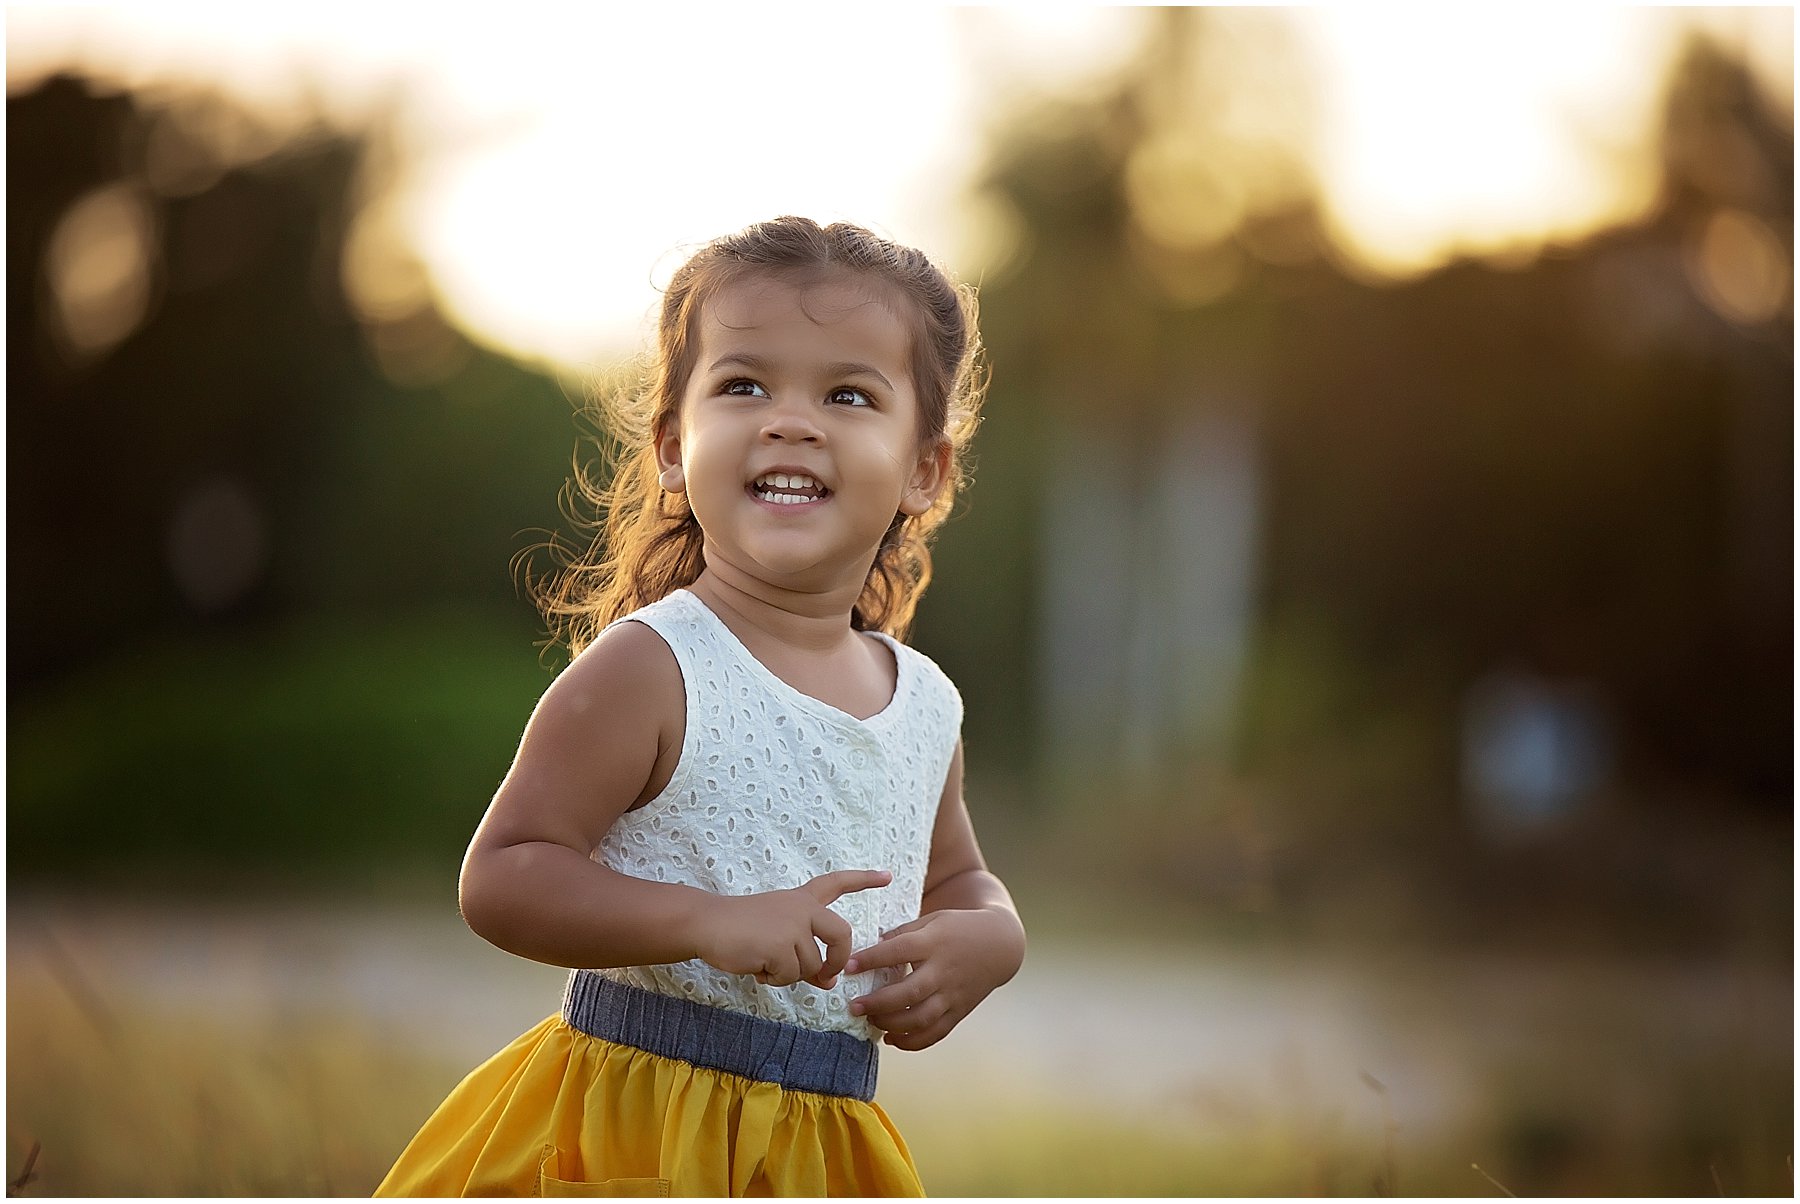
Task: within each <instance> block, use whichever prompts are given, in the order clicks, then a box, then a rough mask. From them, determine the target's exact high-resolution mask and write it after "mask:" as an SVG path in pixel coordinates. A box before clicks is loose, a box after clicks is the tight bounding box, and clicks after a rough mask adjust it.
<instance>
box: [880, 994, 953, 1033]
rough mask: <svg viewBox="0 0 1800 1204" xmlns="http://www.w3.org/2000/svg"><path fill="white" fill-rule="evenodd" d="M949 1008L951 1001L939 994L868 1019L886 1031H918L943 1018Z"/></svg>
mask: <svg viewBox="0 0 1800 1204" xmlns="http://www.w3.org/2000/svg"><path fill="white" fill-rule="evenodd" d="M949 1010H950V1001H949V1000H947V999H945V998H944V997H943V995H941V994H939V995H933V996H932V997H931V998H929V999H926V1000H924V1001H923V1002H921V1003H918V1004H915V1005H914V1006H912V1007H909V1008H903V1009H901V1010H900V1011H897V1012H887V1013H885V1014H882V1015H878V1016H877V1015H872V1016H870V1017H869V1018H868V1020H869V1023H870V1024H873V1025H874V1026H875V1027H876V1028H879V1029H882V1030H884V1031H886V1032H890V1033H916V1032H919V1031H921V1030H922V1029H926V1028H929V1027H931V1026H932V1025H934V1024H936V1023H937V1022H938V1021H939V1020H942V1019H943V1018H944V1014H945V1013H946V1012H948V1011H949Z"/></svg>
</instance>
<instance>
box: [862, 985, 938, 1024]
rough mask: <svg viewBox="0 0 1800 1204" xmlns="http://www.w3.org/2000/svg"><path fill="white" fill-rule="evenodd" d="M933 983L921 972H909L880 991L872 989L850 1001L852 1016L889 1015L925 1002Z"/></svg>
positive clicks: (871, 1016)
mask: <svg viewBox="0 0 1800 1204" xmlns="http://www.w3.org/2000/svg"><path fill="white" fill-rule="evenodd" d="M931 989H932V988H931V983H930V981H929V980H927V979H926V978H925V976H924V975H921V974H908V975H907V976H906V977H905V978H902V979H901V980H900V981H899V982H896V983H890V984H888V985H887V986H885V987H883V988H881V990H879V991H871V992H870V993H869V994H867V995H862V996H859V997H858V998H856V999H852V1000H851V1001H850V1014H851V1015H852V1016H868V1017H870V1018H871V1019H873V1018H874V1017H875V1016H880V1015H888V1014H890V1013H893V1012H898V1011H903V1010H904V1009H906V1008H909V1007H912V1006H913V1005H914V1004H917V1003H921V1002H923V1001H924V1000H925V999H926V997H927V996H929V995H930V994H931Z"/></svg>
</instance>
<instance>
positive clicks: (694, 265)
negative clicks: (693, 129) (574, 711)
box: [527, 217, 987, 655]
mask: <svg viewBox="0 0 1800 1204" xmlns="http://www.w3.org/2000/svg"><path fill="white" fill-rule="evenodd" d="M796 273H797V274H801V275H807V276H812V275H817V274H831V273H846V274H849V275H852V276H860V277H863V278H865V279H868V280H870V281H872V282H879V283H881V284H884V285H886V286H887V288H888V289H889V290H892V291H893V292H895V293H897V294H899V295H900V296H903V297H905V298H906V299H907V301H909V302H910V303H911V304H910V305H908V306H905V307H904V308H905V309H907V310H910V311H911V316H912V323H911V325H912V328H913V331H912V333H913V339H912V364H911V369H912V377H913V382H914V387H915V390H916V392H917V394H918V400H919V445H920V447H921V448H923V447H926V446H929V445H932V444H936V443H939V442H945V443H948V445H949V447H950V470H949V472H948V473H947V474H946V478H945V482H944V486H943V488H942V490H940V491H939V493H938V496H937V500H936V501H935V502H934V503H933V504H932V507H931V509H930V510H928V511H926V512H925V513H924V514H921V515H917V516H908V515H905V514H896V515H895V516H894V522H893V525H892V526H891V527H889V528H888V531H887V535H886V536H885V537H884V538H883V539H882V542H881V549H880V551H879V552H878V553H877V554H876V557H875V562H874V564H873V565H872V566H871V567H870V569H869V576H868V579H867V580H866V581H865V582H864V583H863V588H862V594H861V595H860V596H859V597H858V599H857V601H856V605H855V607H854V608H853V609H852V611H851V615H850V618H851V623H852V624H853V625H854V626H855V627H856V628H858V629H859V630H867V629H874V630H878V631H885V632H887V633H888V634H889V635H892V636H894V637H895V638H896V639H904V638H905V637H906V633H907V630H908V628H910V627H911V625H912V619H913V611H914V609H915V608H916V607H917V606H918V603H919V597H920V596H921V595H922V594H923V593H924V592H925V587H926V586H927V585H928V584H929V583H930V581H931V548H930V542H931V539H932V536H933V535H934V534H935V533H936V531H937V529H938V527H939V526H941V525H942V524H943V522H944V520H945V519H946V518H947V517H949V514H950V508H951V506H952V505H953V504H954V503H955V500H956V492H957V490H958V488H959V487H961V486H962V485H963V484H965V483H966V482H965V479H964V473H965V464H964V453H965V451H966V450H967V448H968V444H969V440H970V438H971V437H972V436H973V435H974V433H975V426H976V423H977V422H978V420H979V414H980V409H981V399H982V394H983V392H984V391H985V388H986V383H987V382H986V378H985V373H984V372H983V371H982V369H981V367H980V364H979V358H980V350H981V346H980V336H979V334H978V332H977V330H976V321H975V318H976V311H975V292H974V290H973V289H971V288H969V287H968V286H967V285H959V284H956V283H954V282H953V281H951V280H950V278H949V277H947V276H946V275H945V274H944V273H943V272H942V271H940V270H939V269H938V268H937V267H936V266H935V265H934V264H933V263H932V262H931V261H930V260H929V259H927V258H926V257H925V255H924V254H923V253H922V252H920V251H917V250H914V249H913V248H911V247H906V246H901V245H900V244H898V243H893V242H889V241H888V240H887V239H884V238H880V237H877V236H876V235H874V234H871V233H870V232H869V231H867V230H864V229H863V228H862V227H860V226H852V225H849V224H846V223H843V222H838V223H834V224H832V225H829V226H823V227H822V226H820V225H819V224H818V223H817V222H814V221H811V220H810V219H808V218H804V217H778V218H775V219H774V220H773V221H766V222H760V223H758V224H757V225H754V226H751V227H749V228H748V229H746V230H743V231H740V232H739V233H736V234H728V235H726V236H725V237H723V238H720V239H716V240H714V241H713V242H711V243H708V244H707V245H706V246H705V247H703V248H701V249H700V250H699V251H698V252H696V253H695V254H694V255H693V256H692V257H691V258H690V259H688V261H687V262H686V263H684V264H682V265H681V267H680V268H679V269H678V270H677V271H676V273H675V276H674V278H673V279H672V280H670V282H669V287H668V289H667V290H666V291H665V292H664V293H663V300H662V309H661V317H660V320H659V321H658V323H657V332H656V345H655V348H654V350H653V351H652V352H651V353H650V355H649V356H648V358H647V360H646V362H645V366H644V368H643V371H642V374H641V378H640V380H639V381H638V382H637V384H636V385H635V387H628V388H622V389H614V390H603V391H601V392H599V393H598V394H597V395H596V401H597V403H598V408H599V410H600V422H599V427H600V431H601V445H602V451H603V453H604V454H605V455H606V460H607V462H609V463H611V464H612V465H614V466H615V468H614V472H613V474H612V477H611V479H610V480H609V481H608V482H607V483H605V484H604V485H603V484H601V483H600V482H599V481H597V480H596V479H595V476H594V475H593V474H592V473H591V472H590V471H589V470H588V469H587V468H585V467H584V466H582V465H581V464H580V463H577V465H576V468H575V475H574V477H573V478H572V479H571V480H570V482H569V484H568V487H567V489H566V491H565V509H566V510H568V511H569V514H570V517H571V518H572V519H573V520H574V521H575V522H576V523H577V524H578V525H579V527H580V528H581V529H582V530H584V531H586V532H588V533H589V535H590V542H589V544H588V547H587V549H586V551H585V552H580V553H572V552H571V551H570V550H569V549H568V548H566V547H565V546H563V545H560V544H557V543H554V542H553V543H552V544H551V545H550V549H551V552H552V554H553V555H555V556H557V557H558V559H559V561H560V562H561V567H560V569H559V571H557V572H555V573H553V574H552V575H551V576H549V577H548V578H547V579H545V580H541V581H533V580H530V579H529V578H528V579H527V585H528V587H529V588H530V589H531V591H532V592H533V593H534V594H535V596H536V600H537V603H538V606H539V608H540V609H541V610H542V611H543V613H544V618H545V620H546V622H548V623H549V625H550V630H551V634H552V636H553V637H555V638H556V639H557V640H558V641H560V642H562V643H566V644H567V645H568V647H569V652H570V654H571V655H574V654H576V653H579V652H580V651H581V650H582V649H583V648H584V647H586V646H587V645H588V644H589V643H590V642H592V641H593V639H594V638H595V637H596V636H598V635H599V634H600V632H601V630H602V629H603V628H604V627H605V626H606V625H607V624H608V623H611V622H612V621H614V620H615V619H619V618H621V617H623V616H625V615H627V614H630V613H631V612H632V611H634V610H636V609H638V608H639V607H641V606H645V605H647V604H649V603H651V602H654V601H656V600H657V599H659V598H663V597H666V596H667V595H668V594H670V593H672V592H673V591H675V590H677V589H680V588H682V587H683V586H686V585H691V584H693V582H694V580H695V579H696V578H697V577H699V576H700V571H701V569H702V568H703V567H704V563H705V562H704V560H703V558H702V555H701V538H702V536H701V531H700V524H699V523H698V522H696V521H695V519H694V512H693V510H692V508H690V506H689V505H688V500H687V495H686V494H685V493H668V492H665V491H664V490H663V488H662V486H661V484H660V483H659V481H658V469H657V463H656V447H655V444H656V438H657V436H658V434H659V433H660V432H661V431H663V430H664V429H665V428H666V427H667V425H668V424H669V423H671V422H675V421H677V420H678V418H679V410H680V405H681V395H682V393H683V391H684V390H685V389H686V388H687V382H688V376H689V374H690V373H691V372H692V371H693V367H694V364H693V356H694V329H695V323H696V321H697V319H698V318H699V316H700V314H701V313H702V312H703V311H704V308H705V306H706V303H707V302H708V301H709V300H710V299H711V298H712V297H713V296H714V295H716V294H717V293H718V291H719V290H720V289H721V288H723V287H725V286H726V285H729V284H732V283H735V282H736V281H739V280H742V279H744V278H745V277H747V276H752V275H767V274H777V275H790V274H796Z"/></svg>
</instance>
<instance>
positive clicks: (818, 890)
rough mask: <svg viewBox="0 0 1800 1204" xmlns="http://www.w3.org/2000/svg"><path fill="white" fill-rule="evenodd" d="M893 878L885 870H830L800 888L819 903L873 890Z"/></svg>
mask: <svg viewBox="0 0 1800 1204" xmlns="http://www.w3.org/2000/svg"><path fill="white" fill-rule="evenodd" d="M893 880H894V875H892V874H891V873H889V872H888V871H887V870H832V871H831V872H830V873H829V874H820V875H819V876H818V877H817V878H814V879H813V880H812V881H810V882H808V883H806V884H805V885H803V886H801V888H800V889H801V890H803V891H805V892H807V893H808V894H810V895H811V896H812V897H813V898H815V899H817V900H818V901H819V902H821V903H830V902H832V901H833V900H835V899H837V898H839V897H840V896H842V895H851V894H855V893H856V892H857V891H859V890H873V889H874V888H875V887H877V886H886V885H887V884H888V883H889V882H892V881H893Z"/></svg>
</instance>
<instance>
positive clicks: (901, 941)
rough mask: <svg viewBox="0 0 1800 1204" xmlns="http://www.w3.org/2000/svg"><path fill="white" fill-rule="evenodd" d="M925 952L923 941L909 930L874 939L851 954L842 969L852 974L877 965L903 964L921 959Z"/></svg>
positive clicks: (871, 968)
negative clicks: (899, 934) (901, 933)
mask: <svg viewBox="0 0 1800 1204" xmlns="http://www.w3.org/2000/svg"><path fill="white" fill-rule="evenodd" d="M926 952H927V950H926V948H925V941H924V940H923V939H922V938H921V937H920V936H919V934H918V933H916V932H909V933H906V934H905V935H904V936H896V937H888V938H886V939H884V940H879V941H876V942H875V943H874V944H873V945H870V946H869V947H868V948H867V949H864V950H862V951H861V952H860V953H853V954H851V955H850V960H849V961H848V962H846V963H845V964H844V969H846V970H848V971H849V972H850V973H852V974H861V973H862V972H863V971H864V970H873V969H875V968H876V967H877V966H904V965H906V964H908V963H909V962H913V961H923V960H924V958H925V954H926Z"/></svg>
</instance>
